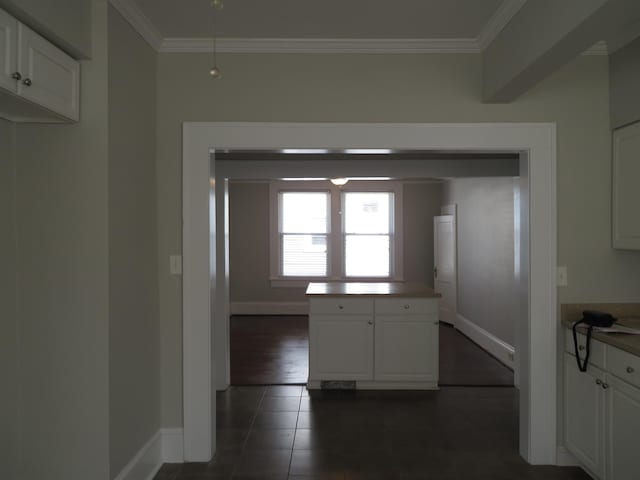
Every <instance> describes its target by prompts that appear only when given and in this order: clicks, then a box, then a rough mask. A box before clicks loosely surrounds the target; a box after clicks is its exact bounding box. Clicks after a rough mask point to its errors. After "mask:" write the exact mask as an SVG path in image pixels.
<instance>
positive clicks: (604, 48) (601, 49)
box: [582, 41, 609, 55]
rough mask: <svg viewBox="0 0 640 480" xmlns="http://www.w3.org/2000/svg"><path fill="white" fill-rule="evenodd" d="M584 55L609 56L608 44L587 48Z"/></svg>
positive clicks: (600, 43)
mask: <svg viewBox="0 0 640 480" xmlns="http://www.w3.org/2000/svg"><path fill="white" fill-rule="evenodd" d="M582 55H609V47H608V45H607V42H605V41H601V42H598V43H596V44H595V45H592V46H591V47H589V48H587V49H586V50H585V51H584V52H583V53H582Z"/></svg>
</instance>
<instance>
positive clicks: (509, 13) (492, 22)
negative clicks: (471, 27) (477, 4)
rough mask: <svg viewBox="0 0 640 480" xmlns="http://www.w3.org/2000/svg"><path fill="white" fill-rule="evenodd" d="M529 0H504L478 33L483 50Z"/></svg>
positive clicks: (479, 43)
mask: <svg viewBox="0 0 640 480" xmlns="http://www.w3.org/2000/svg"><path fill="white" fill-rule="evenodd" d="M525 3H527V0H504V1H503V2H502V4H501V5H500V6H499V7H498V9H497V10H496V11H495V13H494V14H493V15H492V16H491V18H490V19H489V21H488V22H487V24H486V25H485V26H484V28H483V29H482V31H481V32H480V34H479V35H478V39H477V41H478V45H479V46H480V49H481V50H484V49H485V48H487V47H488V46H489V45H490V44H491V42H493V41H494V40H495V38H496V37H497V36H498V34H499V33H500V32H501V31H502V29H503V28H504V27H506V26H507V24H508V23H509V22H510V21H511V19H512V18H513V17H514V16H515V14H516V13H518V11H519V10H520V9H521V8H522V7H523V6H524V4H525Z"/></svg>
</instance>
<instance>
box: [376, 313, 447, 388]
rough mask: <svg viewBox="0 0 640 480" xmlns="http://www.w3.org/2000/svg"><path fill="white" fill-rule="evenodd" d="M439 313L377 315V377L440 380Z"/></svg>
mask: <svg viewBox="0 0 640 480" xmlns="http://www.w3.org/2000/svg"><path fill="white" fill-rule="evenodd" d="M437 322H438V316H437V314H429V315H376V329H375V352H376V354H375V376H374V378H375V380H386V381H429V382H437V381H438V324H437Z"/></svg>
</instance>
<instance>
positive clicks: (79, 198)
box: [3, 2, 109, 480]
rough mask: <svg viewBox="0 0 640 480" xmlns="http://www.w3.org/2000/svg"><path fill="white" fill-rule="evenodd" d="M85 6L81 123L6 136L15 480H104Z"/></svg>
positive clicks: (97, 76)
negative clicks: (14, 332)
mask: <svg viewBox="0 0 640 480" xmlns="http://www.w3.org/2000/svg"><path fill="white" fill-rule="evenodd" d="M93 5H94V9H93V22H92V23H93V50H94V55H93V60H91V61H86V62H83V63H82V82H81V99H80V108H81V112H80V114H81V121H80V122H79V123H76V124H70V125H38V124H33V125H29V124H20V125H17V126H16V183H15V185H16V186H15V192H16V201H15V218H16V231H17V236H18V254H17V257H16V271H17V275H16V276H17V287H16V297H15V298H16V305H17V306H16V311H17V319H18V323H19V334H20V335H19V343H18V356H19V371H18V376H19V383H18V384H17V386H16V388H18V389H19V395H20V414H21V415H20V416H21V430H20V432H19V435H18V439H17V440H18V445H19V447H18V448H19V450H20V452H19V458H20V459H21V463H20V467H19V476H18V477H17V478H20V480H40V479H43V478H47V479H52V480H70V479H74V480H75V479H78V480H79V479H89V478H90V479H94V480H107V479H108V478H109V420H108V413H109V406H108V402H109V391H108V338H109V331H108V321H109V297H108V291H109V290H108V287H109V286H108V268H109V265H108V231H107V227H108V213H107V212H108V185H107V181H108V154H107V151H108V144H107V142H108V139H107V129H108V125H107V115H106V112H107V111H108V101H107V99H108V88H107V87H108V85H107V29H106V28H107V5H106V3H105V2H93ZM12 389H13V387H10V388H9V389H8V390H12ZM3 433H4V432H3ZM3 474H4V472H3Z"/></svg>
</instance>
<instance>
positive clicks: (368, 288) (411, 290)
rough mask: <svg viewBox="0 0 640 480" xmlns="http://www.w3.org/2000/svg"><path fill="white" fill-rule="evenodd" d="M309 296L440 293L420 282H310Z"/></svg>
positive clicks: (431, 295) (435, 295) (434, 295)
mask: <svg viewBox="0 0 640 480" xmlns="http://www.w3.org/2000/svg"><path fill="white" fill-rule="evenodd" d="M307 295H309V296H317V295H322V296H328V297H343V296H352V295H353V296H356V295H357V296H361V297H377V296H380V295H384V296H388V297H413V298H439V297H440V294H439V293H436V292H435V291H434V290H433V289H431V288H429V287H427V286H426V285H424V284H421V283H405V282H312V283H310V284H309V286H308V287H307Z"/></svg>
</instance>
